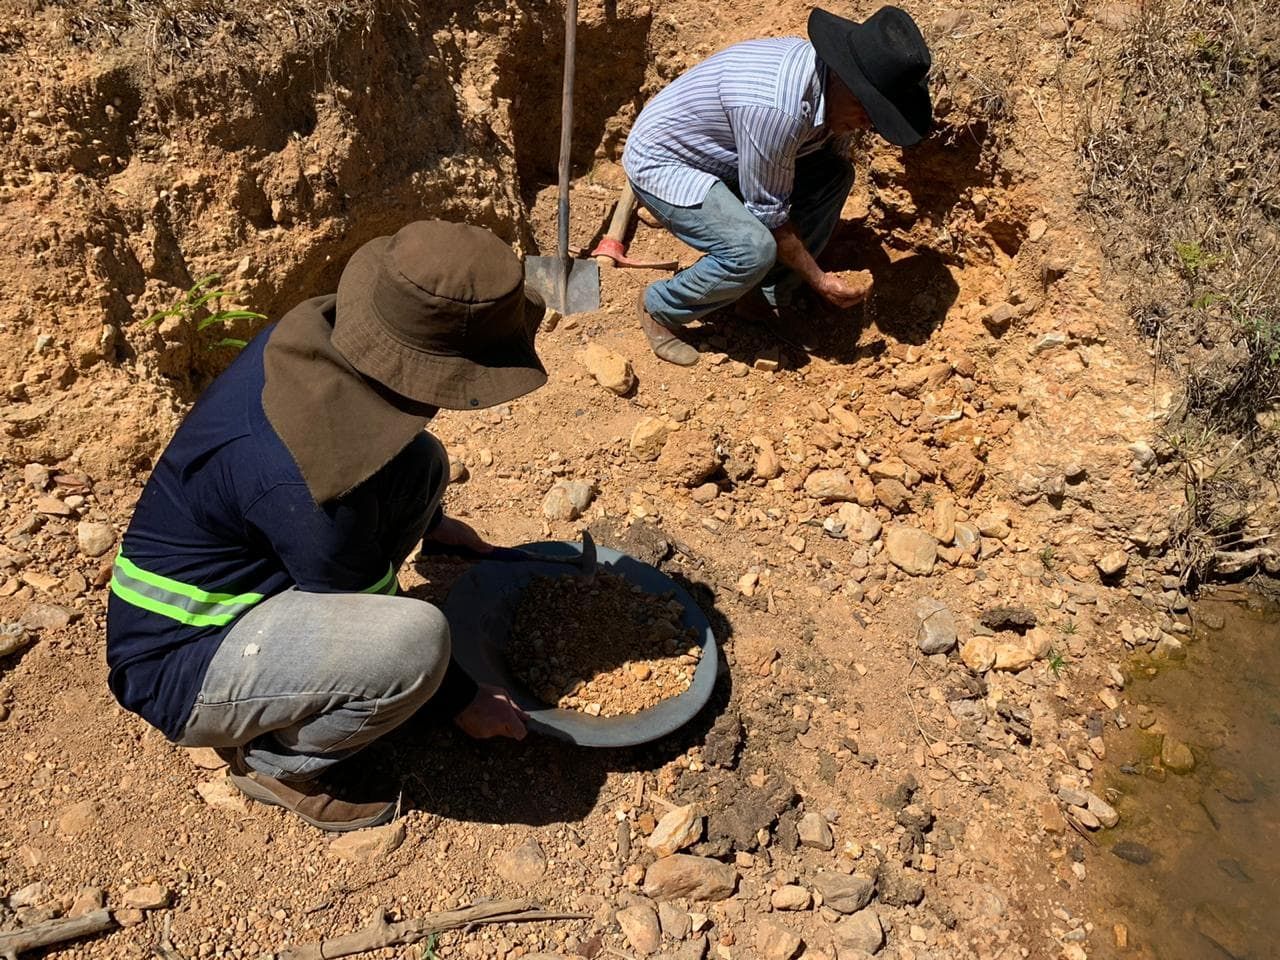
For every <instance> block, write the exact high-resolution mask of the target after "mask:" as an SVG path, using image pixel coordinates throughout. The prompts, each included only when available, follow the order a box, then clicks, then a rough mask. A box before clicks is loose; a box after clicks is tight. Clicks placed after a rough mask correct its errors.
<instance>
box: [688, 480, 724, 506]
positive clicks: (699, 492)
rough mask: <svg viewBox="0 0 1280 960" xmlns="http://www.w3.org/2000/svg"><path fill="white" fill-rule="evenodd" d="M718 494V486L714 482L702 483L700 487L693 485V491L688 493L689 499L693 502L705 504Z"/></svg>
mask: <svg viewBox="0 0 1280 960" xmlns="http://www.w3.org/2000/svg"><path fill="white" fill-rule="evenodd" d="M718 496H720V487H719V486H718V485H717V484H714V483H704V484H703V485H702V486H700V487H694V488H693V493H691V494H689V499H691V500H692V501H693V502H694V503H702V504H707V503H710V502H711V501H712V500H714V499H715V498H716V497H718Z"/></svg>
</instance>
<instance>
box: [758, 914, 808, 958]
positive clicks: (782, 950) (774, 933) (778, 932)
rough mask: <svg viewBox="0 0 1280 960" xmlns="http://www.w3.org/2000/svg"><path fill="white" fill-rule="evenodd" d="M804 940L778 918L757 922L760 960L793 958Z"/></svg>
mask: <svg viewBox="0 0 1280 960" xmlns="http://www.w3.org/2000/svg"><path fill="white" fill-rule="evenodd" d="M802 942H803V941H801V939H800V935H799V934H797V933H796V932H795V931H794V930H792V929H791V928H790V927H787V926H784V925H783V924H781V923H778V921H776V920H761V921H759V922H758V923H757V924H756V953H757V954H759V956H760V960H791V957H793V956H794V955H795V952H796V951H797V950H799V949H800V944H801V943H802Z"/></svg>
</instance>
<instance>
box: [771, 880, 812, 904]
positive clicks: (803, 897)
mask: <svg viewBox="0 0 1280 960" xmlns="http://www.w3.org/2000/svg"><path fill="white" fill-rule="evenodd" d="M769 902H770V903H772V904H773V909H775V910H808V909H809V904H810V903H812V902H813V897H812V896H811V895H810V894H809V891H808V890H806V889H805V888H804V887H802V886H799V885H798V884H794V883H788V884H785V885H783V886H781V887H779V888H778V889H777V890H775V891H773V896H771V897H770V898H769Z"/></svg>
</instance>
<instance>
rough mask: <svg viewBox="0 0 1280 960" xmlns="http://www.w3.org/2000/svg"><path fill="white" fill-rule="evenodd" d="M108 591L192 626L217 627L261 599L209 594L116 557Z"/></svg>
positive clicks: (127, 601)
mask: <svg viewBox="0 0 1280 960" xmlns="http://www.w3.org/2000/svg"><path fill="white" fill-rule="evenodd" d="M111 592H112V593H114V594H115V595H116V596H118V597H119V598H120V599H121V600H123V601H125V602H126V603H129V604H132V605H133V606H135V607H140V608H141V609H143V610H147V611H149V612H151V613H158V614H160V615H161V616H164V617H168V618H169V619H171V620H177V621H178V622H179V623H183V624H186V625H187V626H192V627H220V626H225V625H226V624H228V623H230V622H231V621H232V620H234V619H236V617H238V616H240V615H241V614H243V613H245V612H246V611H248V610H249V608H250V607H252V606H253V605H254V604H256V603H258V602H259V601H260V600H262V594H260V593H241V594H232V593H211V592H209V591H207V590H201V589H200V588H199V587H193V586H192V585H191V584H188V583H183V582H182V581H180V580H173V579H171V578H169V577H162V576H160V575H159V574H157V573H151V572H149V571H147V570H143V569H142V568H141V567H139V566H137V565H136V564H135V563H133V562H132V561H131V560H129V559H128V558H126V557H125V556H124V555H123V554H117V555H116V563H115V569H114V570H113V571H112V574H111Z"/></svg>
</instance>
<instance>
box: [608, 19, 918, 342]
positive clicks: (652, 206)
mask: <svg viewBox="0 0 1280 960" xmlns="http://www.w3.org/2000/svg"><path fill="white" fill-rule="evenodd" d="M930 62H931V61H930V56H929V50H928V48H927V47H926V45H925V42H924V38H923V37H922V36H921V35H920V30H919V28H918V27H917V26H916V24H915V22H914V21H913V20H912V19H911V17H910V16H909V15H908V14H907V13H905V12H904V11H902V10H900V9H898V8H897V7H882V8H881V9H880V10H878V11H877V12H876V13H874V14H872V16H870V17H869V18H868V19H867V20H866V21H865V22H864V23H855V22H854V21H852V20H846V19H844V18H843V17H838V16H836V15H835V14H831V13H827V12H826V11H824V10H814V11H813V12H812V13H811V14H810V16H809V39H808V40H807V41H806V40H803V39H801V38H799V37H782V38H776V39H769V40H751V41H747V42H745V43H739V44H736V45H734V46H732V47H729V48H728V49H726V50H722V51H720V52H719V53H717V54H715V55H714V56H712V57H711V58H709V59H708V60H706V61H704V62H703V63H700V64H698V65H697V66H696V67H694V68H693V69H692V70H690V71H689V72H688V73H686V74H684V75H682V76H681V77H679V78H677V79H676V80H675V81H674V82H673V83H672V84H671V85H670V86H668V87H667V88H666V89H665V90H663V91H662V92H661V93H659V94H658V95H657V96H656V97H655V98H654V99H653V100H652V101H650V102H649V104H647V105H646V106H645V108H644V110H642V111H641V113H640V116H639V117H638V118H637V119H636V123H635V127H634V128H633V129H632V131H631V134H630V136H629V137H628V138H627V146H626V150H625V152H624V154H623V166H624V168H625V169H626V171H627V176H628V178H629V179H630V181H631V185H632V187H633V188H634V189H635V192H636V196H637V197H638V198H639V199H640V201H641V202H642V203H643V204H644V205H645V206H646V207H647V208H648V209H649V210H650V211H651V212H652V213H653V214H654V216H656V217H657V218H658V220H659V221H660V222H661V223H662V224H663V225H664V226H666V227H667V228H668V229H669V230H670V231H671V232H672V233H673V234H675V235H676V236H677V237H679V238H680V239H681V240H683V241H685V242H686V243H688V244H689V245H690V246H692V247H694V248H695V249H697V250H699V251H701V252H702V253H703V254H704V256H703V257H702V258H701V259H700V260H699V261H698V262H697V263H695V264H693V266H691V267H689V268H687V269H685V270H682V271H680V272H679V273H677V274H676V275H675V276H674V277H671V278H670V279H667V280H662V281H659V282H657V283H653V284H650V285H649V287H648V288H647V289H646V290H645V292H644V294H643V296H642V297H641V299H640V302H639V303H638V304H637V313H638V315H639V320H640V326H641V329H643V330H644V332H645V335H646V336H647V337H648V339H649V344H650V346H651V347H652V348H653V352H654V353H655V354H657V355H658V356H659V357H660V358H662V359H663V360H667V361H669V362H671V363H676V364H680V365H682V366H688V365H690V364H693V363H696V362H697V359H698V353H697V351H696V350H695V349H694V348H693V346H692V345H691V344H689V343H688V342H687V341H686V339H685V337H684V334H683V332H682V328H683V326H684V325H685V324H687V323H688V322H689V321H691V320H694V319H696V318H697V317H700V316H702V315H704V314H706V313H709V312H710V311H712V310H716V309H718V308H721V307H725V306H728V305H729V304H732V303H734V302H735V301H739V300H740V299H741V298H742V297H744V296H745V295H746V294H748V293H749V292H751V291H753V290H756V289H757V288H758V290H759V294H760V297H761V298H762V299H763V300H764V301H765V308H766V312H765V317H764V318H765V319H766V320H767V321H770V322H771V325H775V324H780V326H775V329H776V330H777V332H778V333H779V335H781V336H783V337H785V338H788V339H793V338H794V337H795V336H796V334H797V331H796V330H794V329H793V328H791V329H789V328H788V326H787V322H786V317H785V315H784V313H783V312H780V311H785V308H786V307H787V306H788V304H789V302H790V300H791V297H792V296H793V294H794V293H795V292H796V289H797V288H798V287H799V285H800V284H801V283H807V284H808V285H809V286H810V287H812V288H813V289H814V290H815V291H817V292H818V293H819V294H821V295H822V296H823V297H824V298H826V299H827V300H828V301H830V302H831V303H833V304H835V305H836V306H837V307H842V308H843V307H851V306H853V305H854V304H856V303H858V302H860V301H861V300H862V299H863V298H865V296H866V295H867V293H868V292H869V290H868V289H855V288H852V287H850V286H848V285H846V284H845V283H843V282H842V281H841V280H840V279H839V278H838V277H836V276H835V275H833V274H830V273H827V272H825V271H824V270H823V269H822V268H821V267H819V266H818V264H817V262H816V261H815V259H814V257H815V256H816V255H817V254H819V253H821V251H822V249H823V247H825V246H826V243H827V241H828V240H829V239H830V237H831V233H832V231H833V230H834V229H835V225H836V223H837V222H838V221H839V219H840V210H841V208H842V207H843V206H844V201H845V199H846V198H847V197H848V195H849V189H850V187H851V186H852V185H853V170H852V167H851V166H850V163H849V158H848V140H847V136H848V135H849V134H852V133H853V132H855V131H857V130H860V129H864V128H871V129H874V130H875V131H876V132H877V133H879V134H880V135H881V136H882V137H884V138H885V139H886V140H888V141H889V142H891V143H894V144H897V145H899V146H910V145H912V144H914V143H917V142H918V141H919V140H920V139H921V138H922V137H924V136H925V135H926V134H927V133H928V132H929V129H930V126H931V124H932V106H931V104H930V99H929V90H928V86H927V75H928V72H929V66H930ZM789 334H790V336H789Z"/></svg>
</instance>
